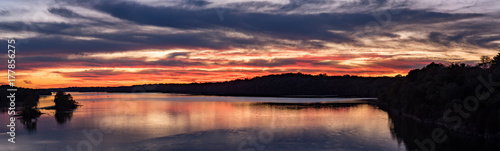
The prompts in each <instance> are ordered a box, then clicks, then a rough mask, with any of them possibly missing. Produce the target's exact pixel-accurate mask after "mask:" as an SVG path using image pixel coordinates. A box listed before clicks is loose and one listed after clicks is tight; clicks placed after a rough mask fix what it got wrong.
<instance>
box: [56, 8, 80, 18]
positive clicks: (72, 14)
mask: <svg viewBox="0 0 500 151" xmlns="http://www.w3.org/2000/svg"><path fill="white" fill-rule="evenodd" d="M49 12H50V13H52V14H55V15H59V16H62V17H70V18H71V17H82V16H80V15H78V14H76V13H75V12H73V11H71V10H69V9H66V8H49Z"/></svg>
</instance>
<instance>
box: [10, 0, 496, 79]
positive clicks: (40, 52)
mask: <svg viewBox="0 0 500 151" xmlns="http://www.w3.org/2000/svg"><path fill="white" fill-rule="evenodd" d="M0 3H1V5H0V33H1V35H0V39H4V40H3V41H4V42H0V46H1V47H2V48H6V47H7V39H12V38H14V39H16V40H17V43H16V69H15V72H16V74H15V75H16V85H17V86H21V87H29V88H57V87H69V86H127V85H134V84H151V83H191V82H215V81H226V80H233V79H237V78H251V77H255V76H262V75H269V74H280V73H288V72H301V73H307V74H320V73H326V74H328V75H345V74H350V75H359V76H394V75H397V74H402V75H406V74H407V73H408V71H410V70H411V69H415V68H421V67H423V66H425V65H427V64H429V63H431V62H439V63H445V64H446V63H450V62H464V63H468V64H476V63H478V62H479V59H480V57H481V56H494V55H496V54H498V53H499V50H500V28H499V23H500V1H498V0H414V1H413V0H274V1H271V0H167V1H160V0H123V1H107V0H24V1H19V0H2V1H1V2H0ZM6 50H7V49H5V51H4V52H5V54H4V57H3V58H4V59H5V60H7V52H6ZM0 62H2V66H4V67H5V66H7V61H0ZM1 76H2V82H0V83H2V84H6V83H7V73H6V72H4V73H3V74H2V75H1Z"/></svg>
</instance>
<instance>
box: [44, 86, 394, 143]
mask: <svg viewBox="0 0 500 151" xmlns="http://www.w3.org/2000/svg"><path fill="white" fill-rule="evenodd" d="M73 94H76V95H74V98H75V100H77V101H78V102H80V103H81V104H82V105H83V106H82V107H81V108H79V109H77V110H76V111H75V112H74V113H73V114H74V115H73V119H72V120H74V121H75V123H82V121H83V123H82V124H85V125H97V124H99V123H106V126H107V127H106V128H108V129H112V130H114V131H117V132H120V133H125V132H126V133H134V134H133V136H134V137H137V138H141V139H144V138H155V137H164V136H171V135H176V134H183V133H192V132H197V131H210V130H217V129H226V130H237V129H245V128H283V129H286V130H287V132H289V133H300V130H307V129H317V128H319V129H326V130H328V131H330V132H332V133H335V132H341V131H349V132H352V134H353V136H354V137H359V138H362V139H369V138H371V137H377V136H380V134H385V135H386V134H388V133H390V132H389V130H388V128H387V127H388V123H389V122H388V120H387V113H385V112H383V111H380V110H378V109H376V108H374V107H372V106H369V105H366V104H361V105H347V107H345V106H344V107H342V106H328V105H327V106H322V105H319V106H315V107H308V106H301V105H286V104H266V103H256V102H244V101H245V100H240V101H238V102H217V100H218V99H221V98H223V97H193V96H182V95H179V96H175V95H169V96H166V94H155V93H152V94H147V95H145V94H113V93H106V94H105V95H104V94H98V95H89V94H85V95H80V94H79V93H73ZM145 96H146V97H145ZM234 99H240V98H238V97H234ZM45 101H50V99H47V100H45ZM242 101H243V102H242ZM41 104H49V103H47V102H45V103H44V102H43V101H41ZM45 112H50V111H45ZM380 119H383V120H380ZM89 122H91V123H89ZM333 135H334V134H333Z"/></svg>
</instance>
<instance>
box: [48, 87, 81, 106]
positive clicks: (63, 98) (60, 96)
mask: <svg viewBox="0 0 500 151" xmlns="http://www.w3.org/2000/svg"><path fill="white" fill-rule="evenodd" d="M54 103H55V104H56V106H55V108H56V110H72V109H76V108H77V107H78V106H79V105H78V102H76V101H75V100H73V97H72V96H71V94H66V93H65V92H63V91H58V92H57V93H56V96H55V99H54Z"/></svg>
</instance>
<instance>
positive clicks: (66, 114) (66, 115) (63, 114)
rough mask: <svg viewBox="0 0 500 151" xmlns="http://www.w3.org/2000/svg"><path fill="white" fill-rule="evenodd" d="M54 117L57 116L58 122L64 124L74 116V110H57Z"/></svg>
mask: <svg viewBox="0 0 500 151" xmlns="http://www.w3.org/2000/svg"><path fill="white" fill-rule="evenodd" d="M54 117H55V118H56V121H57V123H58V124H60V125H62V124H64V123H66V122H68V121H69V120H71V117H73V111H56V114H55V115H54Z"/></svg>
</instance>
